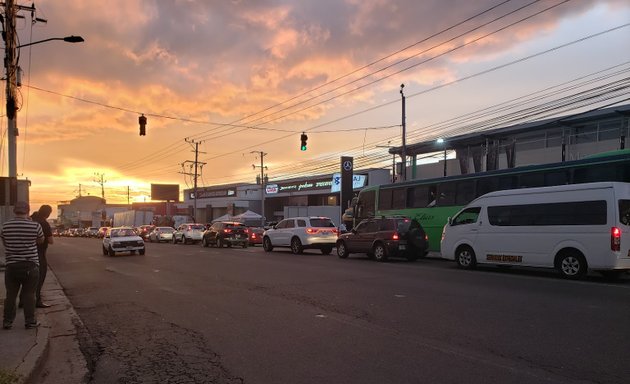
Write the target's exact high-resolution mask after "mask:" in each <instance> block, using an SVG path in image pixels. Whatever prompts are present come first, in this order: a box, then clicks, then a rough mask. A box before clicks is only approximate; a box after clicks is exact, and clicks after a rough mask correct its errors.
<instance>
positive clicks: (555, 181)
mask: <svg viewBox="0 0 630 384" xmlns="http://www.w3.org/2000/svg"><path fill="white" fill-rule="evenodd" d="M565 184H569V173H568V172H566V171H559V172H548V173H546V174H545V186H547V187H550V186H553V185H565Z"/></svg>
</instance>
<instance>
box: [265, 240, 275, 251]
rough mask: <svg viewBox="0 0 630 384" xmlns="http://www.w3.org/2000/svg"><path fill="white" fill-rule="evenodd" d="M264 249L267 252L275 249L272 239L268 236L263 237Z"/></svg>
mask: <svg viewBox="0 0 630 384" xmlns="http://www.w3.org/2000/svg"><path fill="white" fill-rule="evenodd" d="M263 249H264V250H265V252H271V251H273V245H271V240H270V239H269V238H268V237H265V238H263Z"/></svg>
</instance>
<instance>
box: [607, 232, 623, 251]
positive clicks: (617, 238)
mask: <svg viewBox="0 0 630 384" xmlns="http://www.w3.org/2000/svg"><path fill="white" fill-rule="evenodd" d="M610 250H612V251H617V252H618V251H620V250H621V229H619V228H617V227H612V228H611V229H610Z"/></svg>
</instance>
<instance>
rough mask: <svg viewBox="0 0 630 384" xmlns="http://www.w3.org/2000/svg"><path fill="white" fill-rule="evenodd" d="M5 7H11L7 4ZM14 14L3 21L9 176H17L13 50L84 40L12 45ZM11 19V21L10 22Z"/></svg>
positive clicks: (14, 61)
mask: <svg viewBox="0 0 630 384" xmlns="http://www.w3.org/2000/svg"><path fill="white" fill-rule="evenodd" d="M7 8H8V9H9V8H11V7H9V6H7ZM14 18H15V15H14V14H12V15H11V17H9V15H7V18H6V22H5V23H4V35H5V36H4V37H5V42H6V46H5V50H4V51H5V59H4V66H5V68H6V73H7V108H6V109H7V147H8V148H7V150H8V158H9V177H17V136H18V129H17V110H18V107H17V103H16V91H15V89H16V88H17V69H18V63H17V60H16V54H15V51H16V50H17V49H19V48H22V47H28V46H31V45H35V44H40V43H45V42H47V41H53V40H62V41H65V42H68V43H80V42H83V41H85V40H83V38H82V37H81V36H66V37H51V38H48V39H44V40H39V41H34V42H32V43H27V44H22V45H17V46H16V45H14V44H15V41H16V32H15V22H14ZM10 21H11V22H10Z"/></svg>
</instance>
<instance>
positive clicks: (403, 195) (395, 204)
mask: <svg viewBox="0 0 630 384" xmlns="http://www.w3.org/2000/svg"><path fill="white" fill-rule="evenodd" d="M406 200H407V189H406V188H396V189H394V191H393V193H392V208H394V209H404V208H407V201H406Z"/></svg>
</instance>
